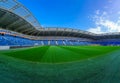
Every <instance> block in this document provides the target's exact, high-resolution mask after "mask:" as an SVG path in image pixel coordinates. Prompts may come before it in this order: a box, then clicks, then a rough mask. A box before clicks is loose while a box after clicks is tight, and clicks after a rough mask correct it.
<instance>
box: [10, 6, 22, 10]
mask: <svg viewBox="0 0 120 83" xmlns="http://www.w3.org/2000/svg"><path fill="white" fill-rule="evenodd" d="M19 7H21V5H20V4H17V5H14V6H13V7H12V8H10V9H9V11H14V10H16V9H17V8H19Z"/></svg>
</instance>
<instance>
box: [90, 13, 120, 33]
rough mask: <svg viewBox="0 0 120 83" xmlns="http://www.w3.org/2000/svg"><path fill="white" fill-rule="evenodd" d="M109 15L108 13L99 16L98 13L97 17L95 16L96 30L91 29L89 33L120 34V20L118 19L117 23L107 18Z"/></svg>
mask: <svg viewBox="0 0 120 83" xmlns="http://www.w3.org/2000/svg"><path fill="white" fill-rule="evenodd" d="M107 16H108V14H107V12H105V11H104V12H102V14H101V15H98V12H96V15H95V16H94V21H95V25H96V28H89V29H88V31H90V32H93V33H98V34H99V33H107V32H120V18H118V19H117V21H116V22H115V21H112V20H110V19H108V18H107Z"/></svg>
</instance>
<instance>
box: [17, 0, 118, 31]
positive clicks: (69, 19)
mask: <svg viewBox="0 0 120 83" xmlns="http://www.w3.org/2000/svg"><path fill="white" fill-rule="evenodd" d="M18 1H19V2H21V3H22V4H23V5H24V6H26V7H27V8H28V9H29V10H30V11H31V12H32V13H33V15H34V16H35V17H36V18H37V19H38V21H39V22H40V23H41V25H42V26H43V27H67V28H75V29H81V30H86V31H90V32H94V33H106V32H120V7H119V3H120V0H18Z"/></svg>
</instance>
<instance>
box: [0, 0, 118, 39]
mask: <svg viewBox="0 0 120 83" xmlns="http://www.w3.org/2000/svg"><path fill="white" fill-rule="evenodd" d="M0 18H1V19H0V27H1V28H3V29H8V30H12V31H16V32H20V33H23V34H27V35H34V36H68V37H69V36H70V37H85V38H93V39H96V38H104V37H119V35H120V33H110V34H109V33H107V34H99V35H98V34H94V33H91V32H87V31H82V30H75V29H68V28H58V27H57V28H50V27H46V28H42V27H41V25H40V23H39V22H38V21H37V19H36V18H35V17H34V16H33V15H32V13H31V12H30V11H29V10H28V9H27V8H26V7H24V6H23V5H22V4H20V3H19V2H18V1H16V0H0ZM103 36H104V37H103Z"/></svg>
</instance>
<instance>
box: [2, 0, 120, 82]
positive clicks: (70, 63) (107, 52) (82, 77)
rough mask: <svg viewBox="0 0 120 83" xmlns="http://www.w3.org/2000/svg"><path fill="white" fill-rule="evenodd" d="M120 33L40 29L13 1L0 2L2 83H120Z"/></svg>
mask: <svg viewBox="0 0 120 83" xmlns="http://www.w3.org/2000/svg"><path fill="white" fill-rule="evenodd" d="M119 46H120V33H119V32H113V33H103V34H95V33H92V32H88V31H83V30H79V29H74V28H61V27H42V26H41V24H40V23H39V21H38V20H37V19H36V17H34V15H33V14H32V13H31V12H30V11H29V10H28V9H27V8H26V7H25V6H24V5H22V4H21V3H20V2H18V1H17V0H0V49H1V50H0V66H1V67H0V81H1V83H119V82H120V79H119V77H120V74H119V72H120V67H119V63H120V59H119V58H120V56H119V55H120V47H119Z"/></svg>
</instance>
